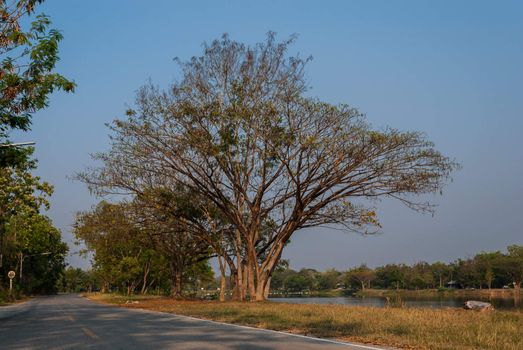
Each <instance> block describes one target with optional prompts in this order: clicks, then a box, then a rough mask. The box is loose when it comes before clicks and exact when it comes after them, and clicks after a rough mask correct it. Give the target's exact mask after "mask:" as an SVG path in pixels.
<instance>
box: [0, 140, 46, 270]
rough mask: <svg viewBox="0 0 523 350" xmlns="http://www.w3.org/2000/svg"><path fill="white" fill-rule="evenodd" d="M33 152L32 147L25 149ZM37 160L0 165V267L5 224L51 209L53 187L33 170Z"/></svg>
mask: <svg viewBox="0 0 523 350" xmlns="http://www.w3.org/2000/svg"><path fill="white" fill-rule="evenodd" d="M25 152H26V153H25V154H26V155H30V154H31V152H32V149H27V150H25ZM35 168H36V161H34V160H30V159H29V158H25V159H24V160H23V161H21V162H19V163H18V164H16V165H12V166H8V167H0V268H1V267H2V266H3V254H4V249H5V248H4V241H5V225H6V224H7V222H9V220H10V218H11V217H12V216H13V215H17V214H27V215H29V214H31V213H38V212H39V210H40V209H41V208H44V209H47V208H49V202H48V197H49V196H50V195H51V194H52V192H53V187H52V186H51V185H49V184H48V183H47V182H42V181H41V180H40V178H39V177H38V176H35V175H33V174H32V173H31V171H32V170H34V169H35Z"/></svg>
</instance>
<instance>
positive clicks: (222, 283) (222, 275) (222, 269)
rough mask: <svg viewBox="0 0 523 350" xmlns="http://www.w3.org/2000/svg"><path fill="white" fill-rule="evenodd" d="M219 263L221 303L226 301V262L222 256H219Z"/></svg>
mask: <svg viewBox="0 0 523 350" xmlns="http://www.w3.org/2000/svg"><path fill="white" fill-rule="evenodd" d="M218 263H219V264H220V301H221V302H224V301H225V289H226V284H225V262H224V261H223V259H222V257H221V256H218Z"/></svg>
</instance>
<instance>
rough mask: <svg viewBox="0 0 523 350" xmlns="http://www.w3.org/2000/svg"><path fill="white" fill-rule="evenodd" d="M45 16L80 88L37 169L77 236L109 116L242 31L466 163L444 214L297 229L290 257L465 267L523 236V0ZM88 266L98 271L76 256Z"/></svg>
mask: <svg viewBox="0 0 523 350" xmlns="http://www.w3.org/2000/svg"><path fill="white" fill-rule="evenodd" d="M40 9H41V11H43V12H45V13H46V14H48V15H49V16H50V17H51V18H52V20H53V26H54V27H55V28H58V29H60V30H62V32H63V34H64V40H63V42H62V44H61V48H60V56H61V61H60V63H59V65H58V67H57V70H58V71H59V72H60V73H62V74H64V75H66V76H68V77H70V78H72V79H74V80H75V81H76V83H77V84H78V88H77V91H76V92H75V93H74V94H72V95H66V94H62V93H57V94H55V95H53V96H52V98H51V105H50V107H49V108H48V109H46V110H45V111H41V112H38V113H37V114H36V115H35V117H34V124H33V131H32V132H30V133H29V134H23V135H21V134H17V135H15V136H16V141H25V140H32V141H36V142H37V152H36V156H37V158H38V159H39V169H38V174H39V175H41V177H42V178H44V179H45V180H47V181H49V182H51V183H52V184H54V185H55V195H54V196H53V199H52V204H53V207H52V209H51V210H50V212H49V215H50V216H51V217H52V219H53V220H54V222H55V224H56V225H57V226H58V227H60V228H61V229H62V231H63V233H64V237H65V239H66V240H68V241H71V235H70V233H69V231H70V225H71V224H72V222H73V218H74V213H75V212H76V211H79V210H87V209H88V208H90V206H91V205H92V204H94V203H95V202H96V201H97V199H96V198H94V197H92V196H90V194H89V193H88V191H87V190H86V188H85V186H84V185H83V184H81V183H77V182H73V181H71V180H68V179H67V177H68V176H69V177H70V176H72V175H73V174H74V173H75V172H77V171H81V170H83V169H84V168H85V167H86V166H90V165H93V163H92V162H91V160H90V158H89V153H93V152H98V151H103V150H106V149H107V147H108V138H107V133H108V132H107V129H106V127H105V126H104V124H105V123H107V122H110V121H111V120H113V119H115V118H117V117H121V116H123V114H124V111H125V109H126V106H127V105H128V104H132V102H133V100H134V93H135V91H136V90H137V89H138V88H139V87H140V86H141V85H143V84H144V83H145V82H146V81H147V80H148V79H151V80H152V81H153V82H154V83H157V84H158V85H160V86H163V87H165V86H167V85H168V84H169V82H170V81H171V80H172V79H174V78H175V77H176V76H177V74H178V73H177V72H178V71H177V67H176V65H175V63H174V62H173V60H172V59H173V58H174V57H180V58H182V59H187V58H190V57H191V56H193V55H199V54H200V53H201V49H202V46H201V44H202V42H204V41H211V40H213V39H215V38H218V37H219V36H220V35H221V34H222V33H225V32H226V33H229V34H230V36H231V37H232V39H234V40H238V41H242V42H245V43H248V44H254V43H256V42H258V41H262V40H263V39H264V37H265V33H266V32H267V31H269V30H272V31H275V32H277V33H278V36H279V38H282V39H283V38H287V37H288V36H289V35H291V34H293V33H296V34H298V35H299V36H298V41H297V42H296V44H295V45H294V46H293V50H294V52H293V53H296V52H299V53H300V54H301V55H303V56H308V55H312V56H313V58H314V59H313V61H312V62H311V63H310V64H309V66H308V73H307V77H308V80H309V83H310V85H311V87H312V89H311V91H310V92H309V94H310V95H313V96H317V97H319V98H321V99H323V100H326V101H329V102H333V103H339V102H344V103H348V104H350V105H353V106H355V107H358V108H359V109H360V110H361V111H363V112H365V113H366V114H367V117H368V119H369V121H370V122H371V123H372V124H373V125H374V126H375V127H377V128H381V127H385V126H391V127H394V128H398V129H401V130H417V131H423V132H425V133H426V134H427V136H428V138H429V139H430V140H432V141H434V142H435V144H436V147H437V148H438V149H439V150H440V151H442V152H443V153H445V154H446V155H448V156H450V157H453V158H455V159H456V160H457V161H459V162H460V163H461V164H462V165H463V169H462V170H461V171H459V172H457V173H456V174H455V176H454V181H453V182H452V183H451V184H450V185H449V186H447V187H446V188H445V190H444V193H443V196H441V197H440V196H438V197H435V198H434V202H435V203H437V204H438V205H439V207H438V209H437V212H436V214H435V215H434V216H430V215H420V214H417V213H414V212H412V211H410V210H408V209H406V208H405V207H403V206H402V205H401V204H399V203H396V202H392V201H384V202H382V203H379V205H378V213H379V215H380V218H381V221H382V224H383V229H382V233H381V234H379V235H375V236H370V237H363V236H359V235H356V234H348V233H341V232H337V231H330V230H327V229H310V230H307V231H302V232H298V233H297V234H296V235H295V236H294V237H293V239H292V242H291V244H290V245H289V246H288V248H287V250H286V252H285V253H284V257H285V258H289V259H290V260H291V266H292V267H294V268H301V267H304V266H308V267H313V268H317V269H320V270H322V269H325V268H329V267H336V268H338V269H345V268H348V267H349V266H353V265H358V264H360V263H367V264H369V265H371V266H376V265H381V264H385V263H389V262H406V263H412V262H416V261H420V260H425V261H429V262H431V261H436V260H442V261H450V260H453V259H456V258H459V257H465V256H470V255H473V254H475V253H477V252H479V251H482V250H502V249H504V248H505V247H506V246H507V245H509V244H514V243H517V244H523V229H522V227H523V215H522V214H521V209H522V197H523V182H522V179H523V138H522V135H523V118H522V115H521V114H522V110H523V108H522V107H523V106H522V104H523V67H522V62H523V2H519V1H422V0H413V1H406V0H398V1H372V0H371V1H369V0H361V1H303V0H302V1H290V0H289V1H263V2H262V1H225V0H224V1H123V0H121V1H116V0H114V1H107V0H106V1H94V0H93V1H73V0H67V1H66V0H61V1H60V0H54V1H53V0H47V1H46V2H45V3H44V5H43V6H41V7H40ZM70 262H71V264H73V265H77V266H87V263H86V262H85V261H82V260H81V259H79V258H78V257H77V256H73V257H71V258H70Z"/></svg>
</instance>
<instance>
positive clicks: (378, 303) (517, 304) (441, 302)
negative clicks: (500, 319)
mask: <svg viewBox="0 0 523 350" xmlns="http://www.w3.org/2000/svg"><path fill="white" fill-rule="evenodd" d="M269 300H270V301H274V302H281V303H291V304H337V305H351V306H374V307H384V306H386V304H387V301H386V299H385V298H380V297H365V298H358V297H350V296H348V297H285V298H269ZM467 300H481V301H486V302H489V303H491V304H492V305H494V308H496V309H500V310H521V311H523V300H522V299H502V298H490V299H489V298H486V299H478V298H475V299H471V298H450V297H445V298H412V297H404V298H402V301H403V303H404V304H405V306H406V307H426V308H436V309H440V308H447V307H452V308H462V307H463V303H464V302H465V301H467Z"/></svg>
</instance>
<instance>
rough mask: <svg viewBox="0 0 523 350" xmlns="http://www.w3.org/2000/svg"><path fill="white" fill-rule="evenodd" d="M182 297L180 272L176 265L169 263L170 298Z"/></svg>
mask: <svg viewBox="0 0 523 350" xmlns="http://www.w3.org/2000/svg"><path fill="white" fill-rule="evenodd" d="M181 297H182V270H181V269H180V268H179V267H178V266H177V264H176V263H173V262H171V298H173V299H180V298H181Z"/></svg>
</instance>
